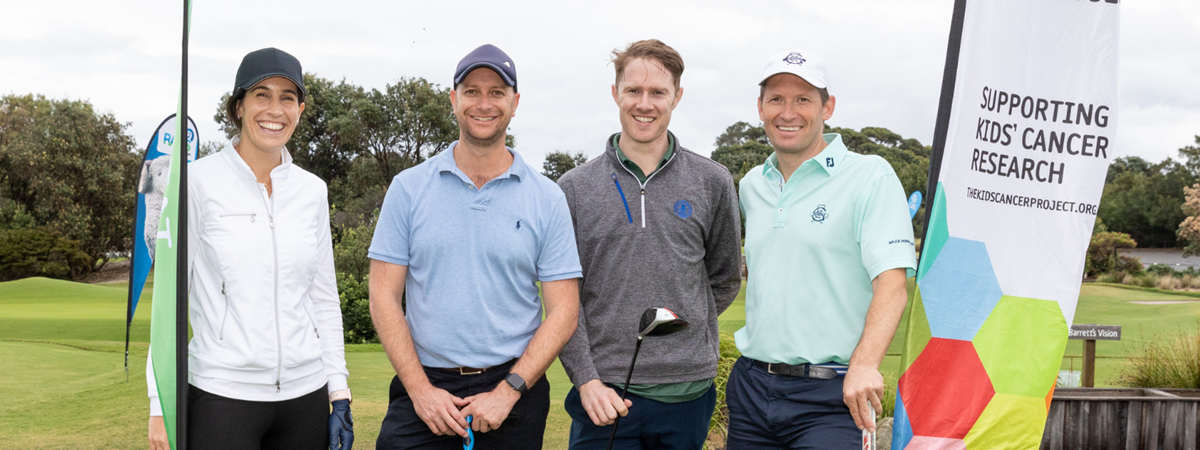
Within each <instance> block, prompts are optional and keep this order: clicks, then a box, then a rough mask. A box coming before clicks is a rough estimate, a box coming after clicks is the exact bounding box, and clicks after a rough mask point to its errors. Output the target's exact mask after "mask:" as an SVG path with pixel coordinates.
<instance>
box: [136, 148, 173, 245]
mask: <svg viewBox="0 0 1200 450" xmlns="http://www.w3.org/2000/svg"><path fill="white" fill-rule="evenodd" d="M170 174H171V155H162V156H159V157H157V158H154V159H149V160H146V162H144V163H142V176H141V178H140V179H139V180H138V193H140V194H146V222H145V227H144V228H145V233H144V236H143V237H144V239H145V240H146V248H147V249H149V250H150V260H151V261H153V260H154V250H155V248H154V247H155V244H156V243H158V218H159V217H162V211H163V207H164V206H165V205H163V195H165V194H166V192H167V177H169V176H170Z"/></svg>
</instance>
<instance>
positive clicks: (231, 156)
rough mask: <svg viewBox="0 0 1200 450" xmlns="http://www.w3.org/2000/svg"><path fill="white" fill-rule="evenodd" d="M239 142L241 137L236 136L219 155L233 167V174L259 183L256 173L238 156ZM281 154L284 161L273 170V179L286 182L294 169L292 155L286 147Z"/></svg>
mask: <svg viewBox="0 0 1200 450" xmlns="http://www.w3.org/2000/svg"><path fill="white" fill-rule="evenodd" d="M239 142H241V137H239V136H234V137H233V139H230V140H229V143H227V144H225V148H222V149H221V152H220V153H218V154H219V155H220V156H221V157H223V158H225V162H227V163H229V165H231V166H233V169H234V170H233V172H234V173H235V174H237V176H238V177H240V178H242V179H244V180H246V181H251V182H255V183H257V182H258V178H257V177H255V176H254V171H253V170H250V165H249V164H246V161H245V160H243V159H242V155H240V154H238V152H237V149H236V148H234V146H235V145H237V144H238V143H239ZM279 153H280V154H281V158H283V161H281V162H280V164H279V165H278V166H275V168H274V169H271V179H277V180H286V179H287V177H288V171H289V170H291V168H292V154H291V153H290V152H288V150H287V147H284V148H283V149H282V150H281V151H280V152H279Z"/></svg>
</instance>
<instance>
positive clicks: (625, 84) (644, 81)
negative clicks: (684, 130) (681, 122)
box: [612, 58, 683, 144]
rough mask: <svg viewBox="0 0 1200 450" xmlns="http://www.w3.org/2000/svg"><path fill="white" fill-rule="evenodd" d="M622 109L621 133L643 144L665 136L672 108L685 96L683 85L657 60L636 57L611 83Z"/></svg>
mask: <svg viewBox="0 0 1200 450" xmlns="http://www.w3.org/2000/svg"><path fill="white" fill-rule="evenodd" d="M612 94H613V100H615V101H616V102H617V107H618V108H620V110H621V135H622V137H623V138H628V139H632V140H633V141H634V142H637V143H640V144H649V143H652V142H656V141H658V140H660V139H661V140H665V139H666V132H667V125H669V124H670V123H671V111H674V110H675V106H676V105H678V104H679V100H680V99H682V98H683V88H678V87H676V86H675V77H674V76H673V75H671V72H669V71H667V69H666V68H664V67H663V65H662V64H661V63H659V62H658V61H657V60H653V59H647V58H635V59H633V60H632V61H629V64H628V65H626V66H625V72H624V74H623V75H622V76H621V79H620V81H618V82H617V84H614V85H613V87H612Z"/></svg>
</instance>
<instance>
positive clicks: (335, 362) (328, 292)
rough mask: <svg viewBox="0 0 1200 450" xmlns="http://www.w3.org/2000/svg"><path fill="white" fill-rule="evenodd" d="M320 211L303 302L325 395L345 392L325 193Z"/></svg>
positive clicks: (339, 313) (343, 354)
mask: <svg viewBox="0 0 1200 450" xmlns="http://www.w3.org/2000/svg"><path fill="white" fill-rule="evenodd" d="M321 192H322V195H323V198H322V200H321V209H320V210H319V211H317V213H316V215H317V218H316V219H317V224H316V225H317V273H316V274H315V276H314V277H313V282H312V284H311V285H310V286H309V289H308V293H307V294H306V297H308V298H307V299H305V300H306V301H309V302H311V303H310V304H311V305H312V306H313V311H314V314H315V316H316V317H315V319H316V322H317V324H316V325H317V328H318V329H319V330H320V333H319V336H320V341H321V362H322V363H323V365H324V366H325V377H326V380H327V383H328V390H329V392H334V391H339V390H342V389H346V388H347V387H348V385H347V384H346V378H347V377H349V376H350V372H349V371H348V370H346V346H345V341H344V340H343V329H342V307H341V299H340V298H339V297H338V290H337V279H336V275H335V272H334V265H333V241H332V239H331V236H330V229H329V200H328V198H329V197H328V192H327V191H326V190H325V189H322V190H321Z"/></svg>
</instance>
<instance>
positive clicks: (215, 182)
mask: <svg viewBox="0 0 1200 450" xmlns="http://www.w3.org/2000/svg"><path fill="white" fill-rule="evenodd" d="M282 153H283V155H282V157H283V162H282V164H280V165H279V166H278V167H276V168H275V169H273V170H272V171H271V184H272V188H273V189H272V194H271V195H270V196H268V195H267V190H266V186H264V185H261V184H259V183H258V181H257V180H256V179H255V177H254V173H253V172H251V170H250V166H248V165H247V164H246V162H245V161H243V160H242V157H241V156H240V155H238V153H237V150H235V149H234V148H233V143H232V142H231V143H230V144H227V145H226V146H225V148H224V149H222V150H221V151H220V152H218V153H216V154H214V155H211V156H208V157H206V158H203V159H200V160H197V161H195V162H193V163H191V164H189V165H188V265H189V266H190V270H189V274H190V276H189V279H188V282H189V285H190V289H189V292H190V295H189V302H190V304H189V307H188V316H189V318H190V320H191V327H192V333H193V337H192V340H191V342H190V343H189V344H188V382H189V383H191V384H192V385H194V386H196V387H197V388H200V389H203V390H205V391H207V392H210V393H213V394H217V395H220V396H223V397H229V398H234V399H238V400H248V401H283V400H291V399H294V398H297V397H300V396H303V395H305V394H308V393H311V392H312V391H315V390H317V389H319V388H320V387H321V386H325V385H328V391H329V392H334V391H337V390H341V389H346V388H347V385H346V377H347V376H348V375H349V372H347V370H346V357H345V347H344V345H343V341H342V312H341V307H340V302H339V299H338V292H337V282H336V280H335V276H334V266H333V244H332V241H331V239H330V234H329V201H328V194H327V191H326V186H325V182H324V181H321V179H320V178H317V177H316V176H315V175H313V174H311V173H309V172H307V171H305V170H303V169H301V168H299V167H296V166H294V165H292V157H291V155H290V154H289V153H288V151H287V150H286V149H284V150H283V152H282ZM146 382H147V385H148V387H149V392H150V414H151V415H152V416H153V415H161V414H162V411H161V407H160V404H159V401H158V398H157V390H156V388H155V380H154V371H153V366H152V363H151V362H150V361H149V360H148V361H147V364H146Z"/></svg>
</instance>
